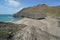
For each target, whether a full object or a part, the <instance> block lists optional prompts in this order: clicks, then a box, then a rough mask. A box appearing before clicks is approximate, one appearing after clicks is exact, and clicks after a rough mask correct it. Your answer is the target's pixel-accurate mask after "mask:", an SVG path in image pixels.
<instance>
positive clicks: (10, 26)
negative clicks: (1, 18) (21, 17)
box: [0, 22, 26, 40]
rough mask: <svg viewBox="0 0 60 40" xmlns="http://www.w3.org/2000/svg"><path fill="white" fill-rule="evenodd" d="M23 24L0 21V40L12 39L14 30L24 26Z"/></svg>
mask: <svg viewBox="0 0 60 40" xmlns="http://www.w3.org/2000/svg"><path fill="white" fill-rule="evenodd" d="M25 26H26V25H24V24H20V25H18V24H14V23H10V22H0V40H10V39H12V37H13V35H14V33H15V32H17V31H18V30H20V29H21V28H23V27H25Z"/></svg>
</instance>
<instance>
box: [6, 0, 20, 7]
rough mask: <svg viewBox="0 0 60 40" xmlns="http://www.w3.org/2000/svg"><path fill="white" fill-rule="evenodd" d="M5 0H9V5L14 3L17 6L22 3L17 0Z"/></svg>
mask: <svg viewBox="0 0 60 40" xmlns="http://www.w3.org/2000/svg"><path fill="white" fill-rule="evenodd" d="M5 1H7V2H8V4H9V5H12V6H15V7H18V6H19V5H20V2H18V1H15V0H5Z"/></svg>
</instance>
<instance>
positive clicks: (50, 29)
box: [13, 17, 60, 40]
mask: <svg viewBox="0 0 60 40" xmlns="http://www.w3.org/2000/svg"><path fill="white" fill-rule="evenodd" d="M15 24H25V25H27V26H26V27H25V28H22V29H21V30H19V31H17V32H16V33H15V36H14V37H13V40H60V31H59V30H60V27H59V21H58V20H57V19H55V18H50V17H47V18H46V19H43V20H35V19H29V18H24V19H22V20H21V21H17V22H15Z"/></svg>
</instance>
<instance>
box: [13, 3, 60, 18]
mask: <svg viewBox="0 0 60 40" xmlns="http://www.w3.org/2000/svg"><path fill="white" fill-rule="evenodd" d="M48 14H49V15H55V16H60V6H48V5H46V4H39V5H36V6H33V7H28V8H23V9H22V10H21V11H19V12H17V13H16V14H14V17H28V18H35V19H36V18H37V19H39V18H45V17H46V16H47V15H48Z"/></svg>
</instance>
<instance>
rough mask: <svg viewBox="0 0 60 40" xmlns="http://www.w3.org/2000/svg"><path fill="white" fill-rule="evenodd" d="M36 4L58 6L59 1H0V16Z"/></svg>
mask: <svg viewBox="0 0 60 40" xmlns="http://www.w3.org/2000/svg"><path fill="white" fill-rule="evenodd" d="M37 4H47V5H49V6H58V5H59V6H60V0H0V14H14V13H16V12H18V11H19V10H21V9H22V8H24V7H29V6H33V5H37Z"/></svg>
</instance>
